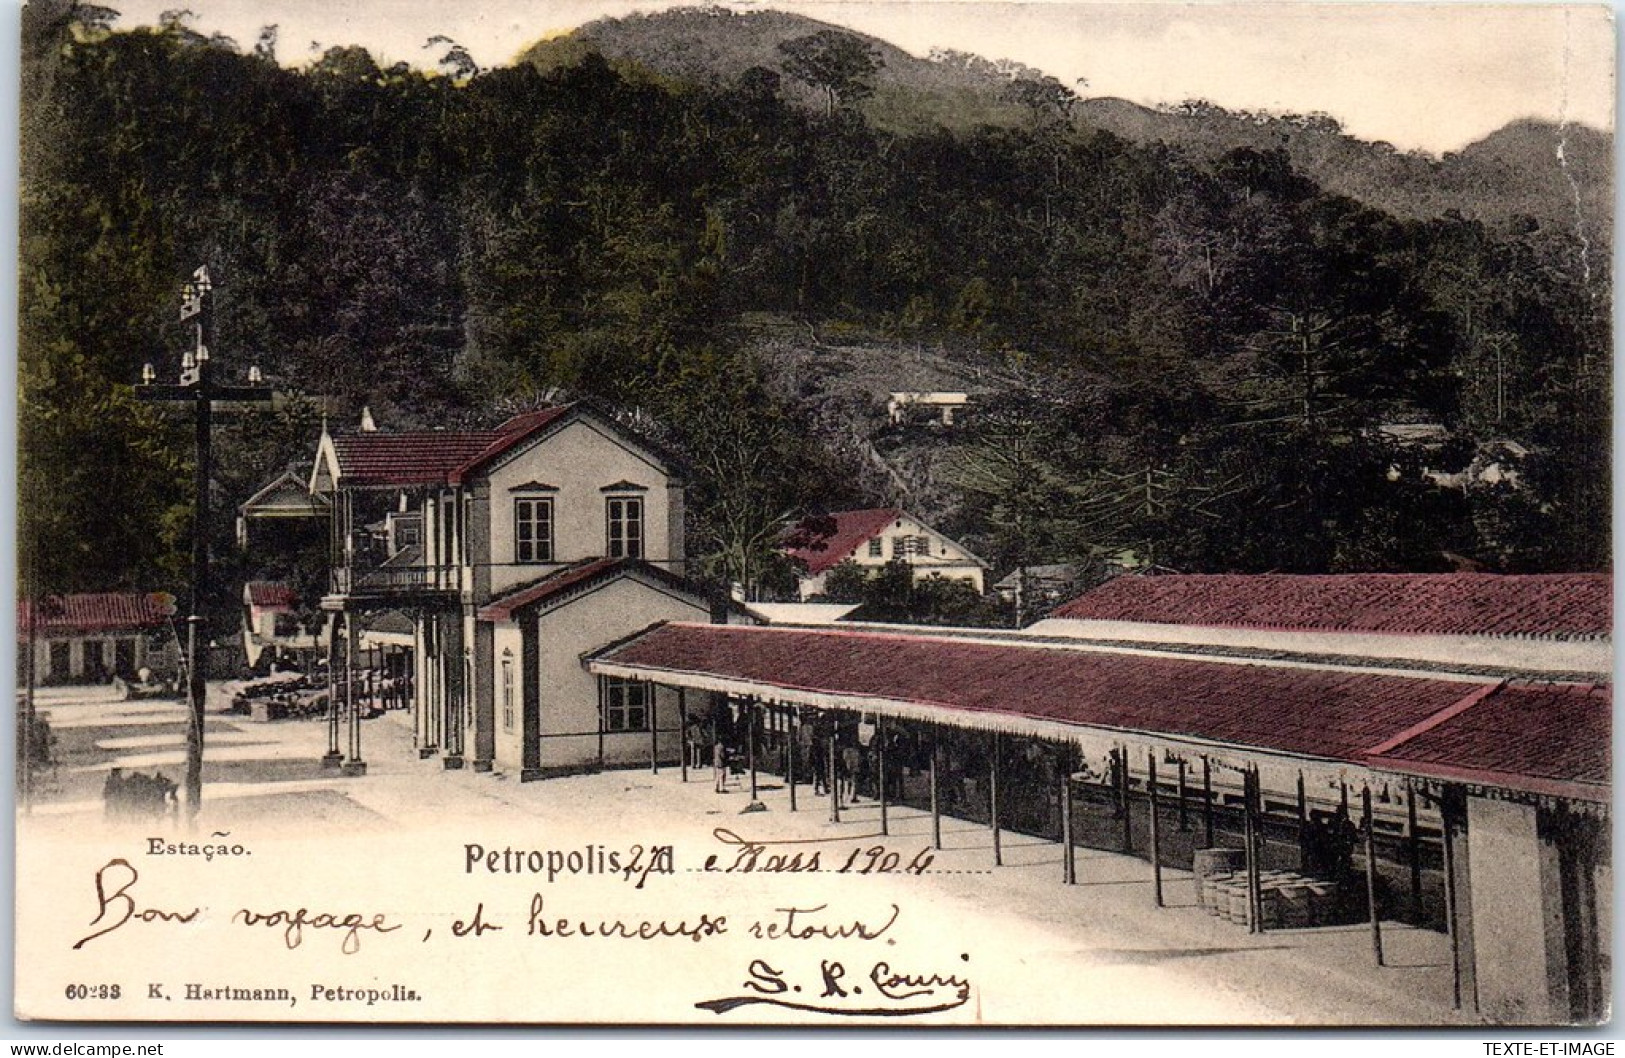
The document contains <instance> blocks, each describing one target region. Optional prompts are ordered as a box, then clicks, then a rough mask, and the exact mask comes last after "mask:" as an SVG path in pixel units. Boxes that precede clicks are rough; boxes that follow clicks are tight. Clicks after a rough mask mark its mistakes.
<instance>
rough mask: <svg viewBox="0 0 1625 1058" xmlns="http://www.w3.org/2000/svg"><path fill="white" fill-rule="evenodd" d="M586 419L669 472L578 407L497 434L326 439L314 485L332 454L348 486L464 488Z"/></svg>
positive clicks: (532, 414) (369, 433) (518, 420)
mask: <svg viewBox="0 0 1625 1058" xmlns="http://www.w3.org/2000/svg"><path fill="white" fill-rule="evenodd" d="M582 416H590V417H591V418H592V420H593V421H595V422H597V423H599V424H601V425H604V426H607V427H609V428H610V429H612V430H614V431H615V433H616V436H617V437H618V438H619V439H620V441H621V442H622V443H623V444H626V445H630V446H632V447H634V448H636V449H637V450H638V451H639V452H640V453H642V454H644V455H645V456H647V457H648V458H650V459H652V460H653V461H654V462H655V463H656V464H657V465H659V466H660V468H661V469H662V470H663V471H664V470H668V469H669V468H668V467H667V465H666V460H665V459H664V458H662V457H660V456H659V455H657V454H655V453H654V452H653V450H652V449H650V448H649V447H648V446H647V445H646V444H644V443H643V442H642V441H641V440H639V439H637V438H634V437H632V436H630V435H629V434H628V433H627V431H626V430H624V429H623V428H621V427H620V426H618V425H616V424H614V423H613V422H610V421H609V420H607V419H605V418H604V417H603V416H601V415H598V414H596V413H593V412H592V411H591V409H589V408H588V407H586V406H585V405H583V404H579V403H576V404H560V405H556V406H554V407H550V408H539V409H537V410H535V411H528V412H524V413H523V414H520V415H515V416H514V417H513V418H511V419H509V420H507V421H506V422H504V423H502V425H500V426H498V427H496V428H495V429H493V430H412V431H407V432H404V433H383V432H381V431H376V430H366V431H361V432H359V433H346V434H330V435H325V436H324V437H323V442H322V449H321V451H319V452H318V454H317V466H316V469H315V470H314V471H313V472H312V481H315V480H316V479H317V477H318V476H319V473H320V472H321V470H322V469H323V453H324V452H326V451H329V450H330V451H331V453H332V456H331V459H332V462H334V463H336V464H337V477H338V478H339V480H340V481H341V482H343V483H344V484H347V485H351V486H355V487H359V488H369V487H371V488H385V487H405V486H413V485H461V484H463V483H464V482H466V481H467V480H468V479H469V478H470V477H472V476H473V475H475V474H477V473H479V472H480V471H482V470H484V469H485V468H487V467H489V466H490V465H491V464H492V463H494V462H495V461H497V460H498V459H501V458H502V457H503V456H504V455H506V454H507V453H509V452H511V451H513V450H514V449H516V448H518V447H519V446H520V445H522V444H524V443H526V442H527V441H531V440H533V439H535V438H537V437H539V436H541V435H542V434H544V433H546V432H548V431H550V430H552V429H555V428H557V427H559V426H560V425H562V424H563V423H565V422H566V421H569V420H572V419H575V418H579V417H582ZM329 446H330V448H329Z"/></svg>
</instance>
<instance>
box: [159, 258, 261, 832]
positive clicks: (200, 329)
mask: <svg viewBox="0 0 1625 1058" xmlns="http://www.w3.org/2000/svg"><path fill="white" fill-rule="evenodd" d="M191 319H195V320H196V321H197V324H196V342H195V347H194V348H193V349H190V350H188V351H187V352H185V353H183V354H181V373H180V381H179V382H178V383H177V384H175V385H166V384H159V383H158V382H157V381H156V379H157V372H155V371H154V370H153V367H152V365H151V364H147V365H145V366H144V367H143V368H142V369H141V385H140V386H138V387H136V396H137V397H139V398H140V399H142V400H154V401H169V402H184V403H189V404H191V405H192V414H193V424H194V426H195V427H196V432H195V435H194V443H195V445H196V468H195V472H194V474H193V488H194V503H195V506H194V508H193V510H194V514H193V522H192V611H191V613H190V614H189V615H188V616H187V618H186V684H187V701H188V703H189V705H190V707H191V715H190V719H189V722H188V724H187V730H186V814H187V818H188V819H189V820H190V819H196V818H197V813H198V809H199V808H200V807H201V806H202V803H203V715H204V714H203V705H204V681H203V666H202V665H200V664H199V663H198V640H199V636H200V634H201V628H200V626H201V625H202V623H203V600H204V598H205V597H206V596H207V594H208V585H209V518H208V515H209V477H210V470H211V467H210V464H211V452H210V444H209V442H210V434H211V431H212V430H213V426H214V402H215V401H217V400H219V401H234V402H246V401H254V402H269V401H270V399H271V391H270V389H268V388H266V387H264V386H261V385H259V381H260V372H259V368H257V367H251V368H249V370H248V381H249V383H250V384H249V385H247V386H222V385H217V384H216V383H215V382H214V379H213V372H212V370H211V368H210V363H209V343H210V342H212V341H213V340H214V333H213V329H214V284H213V283H212V282H211V281H210V279H209V270H208V268H207V267H206V266H205V267H202V268H199V269H198V270H197V271H195V272H193V273H192V278H191V279H190V280H188V281H187V283H186V285H185V287H184V288H183V289H182V294H181V320H182V321H185V320H191Z"/></svg>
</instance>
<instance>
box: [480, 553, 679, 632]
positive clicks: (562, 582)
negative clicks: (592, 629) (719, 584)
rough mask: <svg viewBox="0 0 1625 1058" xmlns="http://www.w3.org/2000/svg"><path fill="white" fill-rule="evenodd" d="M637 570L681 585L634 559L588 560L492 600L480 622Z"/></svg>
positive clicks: (502, 618)
mask: <svg viewBox="0 0 1625 1058" xmlns="http://www.w3.org/2000/svg"><path fill="white" fill-rule="evenodd" d="M637 571H641V572H643V573H647V574H649V575H650V576H652V577H654V578H655V579H657V580H661V581H664V582H666V583H668V584H670V585H672V586H674V587H681V586H682V585H683V580H682V578H680V577H678V576H676V575H675V574H671V573H667V572H666V571H665V570H663V569H661V568H660V567H659V566H654V565H650V564H649V563H648V562H645V561H643V560H642V559H637V558H590V559H587V560H585V561H582V562H577V563H576V564H575V565H573V566H566V567H564V568H563V569H560V570H555V571H554V572H552V573H549V574H548V575H547V576H545V577H543V578H541V579H540V580H537V581H534V582H532V583H530V584H526V585H522V586H520V587H518V588H515V589H514V590H512V591H510V592H509V593H508V594H507V595H504V596H502V597H501V598H500V599H493V600H492V601H490V602H488V603H486V604H485V605H484V606H482V607H481V608H480V611H479V619H480V620H482V621H507V620H510V619H511V618H512V617H513V615H514V614H515V613H516V612H517V611H519V610H521V609H523V608H525V607H527V606H534V605H536V604H538V603H543V602H547V601H548V600H550V599H555V598H558V597H559V596H561V595H565V594H568V593H569V592H572V591H575V590H578V589H581V588H585V587H587V586H588V585H589V584H592V583H595V582H597V581H602V580H607V579H609V578H610V577H613V576H619V575H621V574H623V573H632V572H637Z"/></svg>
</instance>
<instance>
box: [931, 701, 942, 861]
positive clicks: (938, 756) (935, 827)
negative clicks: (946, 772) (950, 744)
mask: <svg viewBox="0 0 1625 1058" xmlns="http://www.w3.org/2000/svg"><path fill="white" fill-rule="evenodd" d="M941 771H942V747H940V746H938V745H937V729H936V727H935V726H933V727H932V728H931V847H932V848H934V849H939V850H940V849H941V848H942V801H941V799H940V797H939V794H938V790H937V787H938V778H939V773H940V772H941Z"/></svg>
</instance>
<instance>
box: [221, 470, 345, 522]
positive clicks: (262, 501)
mask: <svg viewBox="0 0 1625 1058" xmlns="http://www.w3.org/2000/svg"><path fill="white" fill-rule="evenodd" d="M237 509H238V510H239V511H241V512H242V514H243V516H244V517H245V518H278V517H294V518H298V517H305V518H308V517H313V516H318V515H320V516H325V515H326V514H327V503H326V498H325V497H319V496H313V495H312V494H311V492H310V489H309V487H308V486H307V484H306V482H305V479H304V478H302V477H300V476H299V475H298V474H296V473H294V472H293V471H292V470H284V471H283V472H282V473H281V474H279V475H278V476H277V477H275V478H273V479H271V480H270V481H269V482H267V483H266V484H264V485H262V486H261V487H260V488H259V490H258V491H257V492H255V493H254V495H252V496H250V497H249V498H248V499H246V500H244V501H243V502H242V504H241V505H240V506H239V507H238V508H237Z"/></svg>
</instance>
